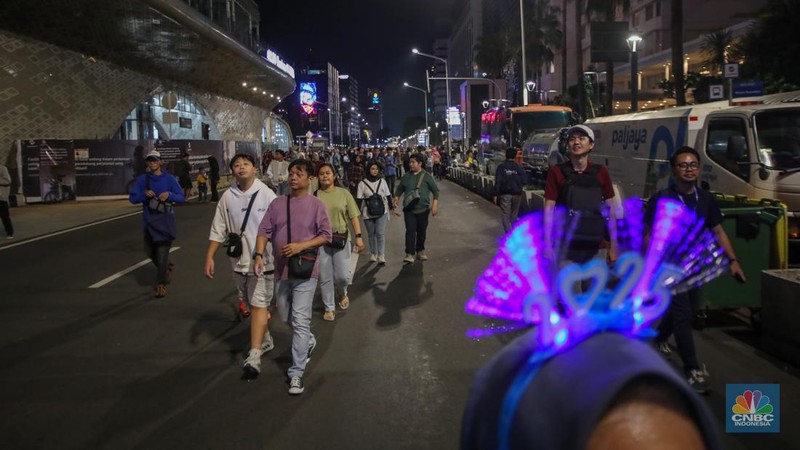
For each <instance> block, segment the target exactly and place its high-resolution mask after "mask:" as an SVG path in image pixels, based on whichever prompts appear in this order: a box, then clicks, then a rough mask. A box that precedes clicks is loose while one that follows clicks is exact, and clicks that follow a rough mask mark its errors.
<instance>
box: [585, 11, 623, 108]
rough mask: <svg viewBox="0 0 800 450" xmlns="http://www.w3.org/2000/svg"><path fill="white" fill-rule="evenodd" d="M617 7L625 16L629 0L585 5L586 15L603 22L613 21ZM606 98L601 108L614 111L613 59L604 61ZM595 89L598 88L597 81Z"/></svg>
mask: <svg viewBox="0 0 800 450" xmlns="http://www.w3.org/2000/svg"><path fill="white" fill-rule="evenodd" d="M617 9H621V10H622V13H623V14H624V15H625V16H626V17H627V14H628V13H629V12H630V10H631V2H630V0H588V2H587V5H586V15H587V16H588V17H589V18H590V19H591V18H593V17H594V18H597V19H600V20H603V21H604V22H613V21H614V19H615V18H616V15H617V14H616V12H617ZM605 65H606V98H605V102H604V105H603V110H604V111H606V113H607V114H611V112H612V111H614V109H613V108H614V61H606V62H605ZM597 84H598V86H597V89H598V90H599V89H600V83H599V81H598V83H597Z"/></svg>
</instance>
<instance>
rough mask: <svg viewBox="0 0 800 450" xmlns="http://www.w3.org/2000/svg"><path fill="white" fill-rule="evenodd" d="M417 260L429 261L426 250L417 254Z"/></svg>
mask: <svg viewBox="0 0 800 450" xmlns="http://www.w3.org/2000/svg"><path fill="white" fill-rule="evenodd" d="M417 259H418V260H420V261H427V260H428V254H427V253H425V250H420V251H418V252H417Z"/></svg>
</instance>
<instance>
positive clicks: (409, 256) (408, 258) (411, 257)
mask: <svg viewBox="0 0 800 450" xmlns="http://www.w3.org/2000/svg"><path fill="white" fill-rule="evenodd" d="M403 262H404V263H406V264H412V263H414V255H413V254H411V253H406V257H405V258H403Z"/></svg>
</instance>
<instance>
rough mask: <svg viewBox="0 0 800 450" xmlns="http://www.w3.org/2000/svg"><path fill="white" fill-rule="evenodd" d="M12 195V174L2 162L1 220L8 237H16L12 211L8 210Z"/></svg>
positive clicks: (0, 170) (0, 189) (0, 188)
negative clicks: (9, 199)
mask: <svg viewBox="0 0 800 450" xmlns="http://www.w3.org/2000/svg"><path fill="white" fill-rule="evenodd" d="M10 195H11V175H9V173H8V168H7V167H6V166H4V165H3V164H0V221H2V222H3V228H4V229H5V230H6V239H14V225H13V224H12V223H11V213H10V212H9V210H8V197H9V196H10Z"/></svg>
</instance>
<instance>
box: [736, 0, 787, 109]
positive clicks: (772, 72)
mask: <svg viewBox="0 0 800 450" xmlns="http://www.w3.org/2000/svg"><path fill="white" fill-rule="evenodd" d="M798 17H800V1H798V0H770V1H769V3H768V4H767V5H766V6H765V7H764V8H763V9H762V10H761V11H760V13H759V15H758V21H757V22H756V23H755V25H754V26H753V27H752V28H751V29H750V31H749V32H748V33H747V34H746V35H745V36H744V37H743V38H742V41H741V44H740V45H739V49H740V52H741V54H742V55H743V58H744V64H743V66H742V75H743V76H745V77H754V78H760V79H763V80H764V90H765V92H767V93H771V92H781V91H782V90H786V89H789V90H791V88H792V87H796V86H797V85H799V84H800V60H798V58H797V55H798V54H800V42H798V41H797V38H796V36H795V34H796V32H797V26H798Z"/></svg>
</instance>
